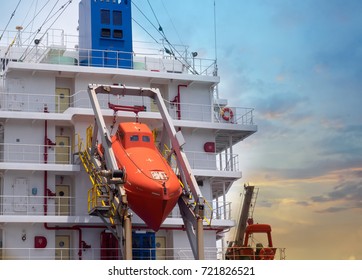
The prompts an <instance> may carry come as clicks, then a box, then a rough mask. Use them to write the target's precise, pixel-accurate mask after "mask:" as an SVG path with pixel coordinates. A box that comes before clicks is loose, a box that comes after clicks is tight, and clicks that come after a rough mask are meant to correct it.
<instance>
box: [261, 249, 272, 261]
mask: <svg viewBox="0 0 362 280" xmlns="http://www.w3.org/2000/svg"><path fill="white" fill-rule="evenodd" d="M259 257H260V259H261V260H273V259H274V251H273V249H272V248H261V250H260V252H259Z"/></svg>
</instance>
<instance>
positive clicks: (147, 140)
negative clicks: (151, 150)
mask: <svg viewBox="0 0 362 280" xmlns="http://www.w3.org/2000/svg"><path fill="white" fill-rule="evenodd" d="M142 141H143V142H151V139H150V137H149V136H145V135H144V136H142Z"/></svg>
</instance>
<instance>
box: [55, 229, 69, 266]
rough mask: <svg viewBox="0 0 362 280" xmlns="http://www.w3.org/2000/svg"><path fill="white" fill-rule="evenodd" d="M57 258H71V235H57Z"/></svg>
mask: <svg viewBox="0 0 362 280" xmlns="http://www.w3.org/2000/svg"><path fill="white" fill-rule="evenodd" d="M55 259H56V260H70V236H69V235H57V236H55Z"/></svg>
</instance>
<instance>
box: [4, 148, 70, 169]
mask: <svg viewBox="0 0 362 280" xmlns="http://www.w3.org/2000/svg"><path fill="white" fill-rule="evenodd" d="M44 149H46V152H47V160H46V162H47V163H48V164H72V147H71V146H67V145H36V144H14V143H0V162H18V163H39V164H41V163H45V159H44Z"/></svg>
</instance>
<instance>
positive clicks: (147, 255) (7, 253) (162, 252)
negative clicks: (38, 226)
mask: <svg viewBox="0 0 362 280" xmlns="http://www.w3.org/2000/svg"><path fill="white" fill-rule="evenodd" d="M248 249H252V250H256V249H257V248H253V247H248ZM274 249H275V251H276V253H275V255H274V257H273V259H274V260H285V258H286V255H285V248H274ZM2 250H3V251H2V258H0V259H3V260H79V259H80V258H81V259H83V260H100V259H101V252H102V253H103V255H104V256H107V255H108V256H109V257H104V259H105V260H106V259H107V260H112V259H115V256H117V249H115V248H98V247H90V248H88V247H84V248H65V247H63V248H54V247H53V248H52V247H51V246H49V244H48V246H47V247H46V248H42V249H41V250H39V249H35V248H10V247H7V248H2ZM80 250H81V256H80V255H79V252H80ZM225 251H226V249H223V248H220V247H207V248H205V251H204V252H205V259H206V260H225ZM107 252H108V253H107ZM243 258H244V259H250V257H248V256H240V258H239V259H243ZM133 259H135V260H193V259H194V256H193V254H192V251H191V249H190V248H179V247H176V248H133ZM258 259H259V258H258Z"/></svg>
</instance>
